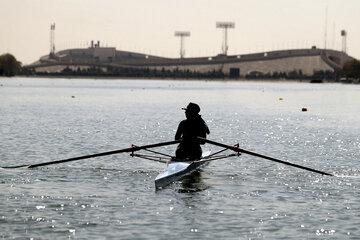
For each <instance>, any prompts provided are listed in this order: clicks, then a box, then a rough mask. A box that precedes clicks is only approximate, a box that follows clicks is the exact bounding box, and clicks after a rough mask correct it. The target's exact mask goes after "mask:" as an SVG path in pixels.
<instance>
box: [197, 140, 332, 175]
mask: <svg viewBox="0 0 360 240" xmlns="http://www.w3.org/2000/svg"><path fill="white" fill-rule="evenodd" d="M198 138H199V139H200V140H202V141H205V142H207V143H210V144H213V145H215V146H219V147H223V148H227V149H230V150H233V151H235V152H241V153H245V154H249V155H252V156H256V157H260V158H264V159H267V160H270V161H274V162H278V163H282V164H286V165H289V166H292V167H297V168H301V169H304V170H308V171H311V172H315V173H319V174H322V175H327V176H334V175H332V174H330V173H327V172H323V171H319V170H316V169H313V168H309V167H305V166H301V165H298V164H295V163H291V162H286V161H283V160H280V159H277V158H273V157H269V156H265V155H262V154H259V153H255V152H251V151H248V150H245V149H242V148H239V147H236V146H231V145H226V144H223V143H219V142H215V141H211V140H208V139H206V138H202V137H198Z"/></svg>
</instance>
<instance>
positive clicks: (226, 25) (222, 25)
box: [216, 22, 235, 55]
mask: <svg viewBox="0 0 360 240" xmlns="http://www.w3.org/2000/svg"><path fill="white" fill-rule="evenodd" d="M216 27H217V28H223V29H224V31H223V44H222V51H223V54H224V55H227V51H228V49H229V46H228V44H227V30H228V28H235V23H234V22H217V23H216Z"/></svg>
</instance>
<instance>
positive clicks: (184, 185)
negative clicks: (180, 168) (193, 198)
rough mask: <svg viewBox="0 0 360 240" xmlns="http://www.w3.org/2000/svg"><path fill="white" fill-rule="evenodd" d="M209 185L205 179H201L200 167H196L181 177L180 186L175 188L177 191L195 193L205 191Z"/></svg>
mask: <svg viewBox="0 0 360 240" xmlns="http://www.w3.org/2000/svg"><path fill="white" fill-rule="evenodd" d="M209 187H210V186H209V185H208V184H206V181H204V180H203V177H202V169H198V170H197V171H194V172H193V173H191V174H190V175H188V176H185V177H184V178H183V179H181V188H180V189H177V191H178V192H179V193H196V192H202V191H205V190H207V189H208V188H209Z"/></svg>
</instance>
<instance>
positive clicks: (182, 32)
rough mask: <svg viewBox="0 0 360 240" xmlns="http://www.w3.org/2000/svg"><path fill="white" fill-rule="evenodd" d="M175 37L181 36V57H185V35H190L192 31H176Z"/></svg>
mask: <svg viewBox="0 0 360 240" xmlns="http://www.w3.org/2000/svg"><path fill="white" fill-rule="evenodd" d="M175 37H180V58H184V56H185V49H184V37H190V32H185V31H176V32H175Z"/></svg>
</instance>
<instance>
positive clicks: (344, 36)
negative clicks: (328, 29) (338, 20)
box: [341, 30, 347, 53]
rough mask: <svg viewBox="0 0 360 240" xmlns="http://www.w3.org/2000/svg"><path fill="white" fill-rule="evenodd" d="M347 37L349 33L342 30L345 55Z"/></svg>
mask: <svg viewBox="0 0 360 240" xmlns="http://www.w3.org/2000/svg"><path fill="white" fill-rule="evenodd" d="M346 35H347V32H346V31H345V30H341V37H342V52H344V53H346Z"/></svg>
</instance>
